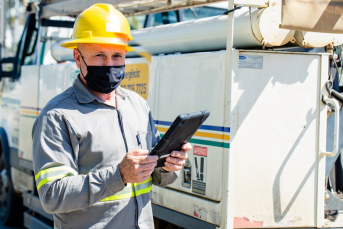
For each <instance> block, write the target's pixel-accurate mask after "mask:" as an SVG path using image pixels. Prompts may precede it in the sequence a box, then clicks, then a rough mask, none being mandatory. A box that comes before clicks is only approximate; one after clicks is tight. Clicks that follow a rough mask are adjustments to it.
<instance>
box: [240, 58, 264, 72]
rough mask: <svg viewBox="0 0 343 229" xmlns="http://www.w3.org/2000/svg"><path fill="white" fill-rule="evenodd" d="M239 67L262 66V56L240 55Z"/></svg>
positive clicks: (259, 67)
mask: <svg viewBox="0 0 343 229" xmlns="http://www.w3.org/2000/svg"><path fill="white" fill-rule="evenodd" d="M239 68H257V69H262V68H263V56H258V55H244V56H243V55H241V56H239Z"/></svg>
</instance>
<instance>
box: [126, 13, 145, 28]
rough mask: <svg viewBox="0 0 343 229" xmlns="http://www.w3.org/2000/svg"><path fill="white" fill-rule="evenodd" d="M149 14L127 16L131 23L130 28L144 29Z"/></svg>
mask: <svg viewBox="0 0 343 229" xmlns="http://www.w3.org/2000/svg"><path fill="white" fill-rule="evenodd" d="M146 18H147V15H135V16H129V17H126V19H127V20H128V22H129V24H130V29H132V30H135V29H143V28H144V26H145V21H146Z"/></svg>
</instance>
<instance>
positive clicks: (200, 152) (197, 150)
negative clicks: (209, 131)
mask: <svg viewBox="0 0 343 229" xmlns="http://www.w3.org/2000/svg"><path fill="white" fill-rule="evenodd" d="M193 154H194V155H199V156H203V157H207V148H206V147H200V146H194V150H193Z"/></svg>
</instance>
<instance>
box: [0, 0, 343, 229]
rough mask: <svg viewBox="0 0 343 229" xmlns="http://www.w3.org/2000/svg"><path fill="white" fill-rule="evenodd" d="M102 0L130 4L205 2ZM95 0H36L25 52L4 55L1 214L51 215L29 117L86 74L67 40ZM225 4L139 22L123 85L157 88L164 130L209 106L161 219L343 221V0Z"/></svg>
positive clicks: (8, 219) (38, 220)
mask: <svg viewBox="0 0 343 229" xmlns="http://www.w3.org/2000/svg"><path fill="white" fill-rule="evenodd" d="M1 2H2V3H3V2H4V1H1ZM102 2H104V3H111V4H113V5H114V6H115V7H116V8H118V9H119V10H121V11H122V12H123V13H124V14H125V15H128V16H137V15H144V14H150V13H157V12H165V11H170V10H178V9H183V8H189V7H197V6H202V5H206V4H208V3H209V2H208V1H202V0H199V1H188V0H186V1H182V0H173V1H165V2H164V1H158V0H156V1H155V0H151V1H120V0H118V1H111V0H104V1H102ZM211 2H212V1H211ZM94 3H96V1H94V0H88V1H81V0H69V1H55V0H51V1H41V2H30V3H29V4H28V8H27V19H26V24H25V27H24V31H23V34H22V37H21V40H20V42H19V44H18V48H17V54H16V56H15V57H3V58H2V59H1V64H0V66H1V68H0V77H1V83H0V92H1V99H0V101H1V110H0V119H1V122H0V123H1V126H0V143H1V144H0V149H1V150H0V154H1V163H0V170H1V171H0V190H1V191H0V219H1V222H2V223H5V224H11V223H15V222H17V221H18V220H19V219H20V218H21V217H20V215H18V212H20V211H22V214H23V216H24V217H23V218H24V225H25V227H27V228H34V229H36V228H51V227H52V225H53V223H52V220H53V217H52V215H49V214H47V213H45V212H44V210H43V208H42V206H41V204H40V202H39V198H38V196H37V190H36V185H35V174H34V173H33V169H32V138H31V130H32V126H33V123H34V121H35V119H36V118H37V116H38V115H39V113H40V111H41V110H42V108H43V107H44V106H45V104H46V103H47V102H48V101H49V100H50V99H51V98H53V97H54V96H56V95H57V94H59V93H61V92H63V91H64V90H66V89H67V88H68V87H70V86H71V85H72V83H73V81H74V80H75V78H76V77H77V75H78V74H79V70H78V69H77V68H76V65H75V63H74V62H73V58H72V53H71V51H70V50H67V49H62V48H60V46H59V43H61V42H63V40H65V39H68V38H69V37H70V35H71V32H72V27H73V23H74V18H75V17H76V16H77V15H78V14H79V13H80V12H81V11H82V10H84V9H86V8H87V7H89V6H90V5H92V4H94ZM227 6H228V10H227V11H226V12H225V14H224V15H221V16H215V17H209V18H203V19H198V20H193V21H187V22H180V23H175V24H169V25H163V26H159V27H154V28H144V29H140V30H136V31H132V35H133V38H134V40H133V41H132V42H131V43H130V45H131V46H132V47H134V48H135V50H136V51H135V52H132V53H127V59H126V72H125V79H124V80H123V81H122V84H121V86H122V87H124V88H127V89H130V90H134V91H135V92H137V93H138V94H140V95H141V96H142V97H143V98H144V99H146V100H147V101H148V103H149V105H150V108H151V111H152V114H153V117H154V119H155V124H156V126H157V128H158V130H159V132H160V134H161V135H163V134H164V133H165V132H166V131H167V129H168V127H169V126H170V125H171V123H172V122H173V120H174V119H175V117H176V116H177V115H179V114H181V113H186V112H194V111H199V110H204V109H207V110H209V111H210V112H211V115H210V117H209V118H208V119H207V121H206V122H205V123H204V125H202V126H201V127H200V129H199V131H198V132H196V133H195V135H194V136H193V138H192V139H190V143H191V144H192V146H193V149H192V151H190V152H189V155H188V156H189V158H188V160H187V163H186V164H185V165H184V166H183V168H182V170H181V171H180V176H179V178H178V179H177V180H176V181H175V182H174V183H173V184H171V185H169V186H168V187H166V188H160V187H153V190H152V206H153V214H154V217H155V226H156V228H173V227H180V228H197V229H198V228H225V229H226V228H336V227H343V215H342V214H341V213H342V210H343V202H342V200H341V198H342V195H343V194H342V192H343V169H342V168H343V166H342V164H343V159H342V157H341V156H340V153H341V150H342V145H343V133H342V131H341V130H342V125H343V115H341V114H340V109H341V103H342V102H343V99H342V96H341V94H340V92H339V90H340V86H339V82H340V79H341V74H342V71H341V68H342V48H341V47H342V45H341V44H342V43H343V39H342V35H341V34H340V33H342V32H343V30H342V26H343V20H342V12H343V10H342V9H343V2H342V1H329V0H327V1H326V0H323V1H318V0H312V1H307V2H304V1H282V2H281V0H270V1H269V2H267V1H265V0H263V1H260V0H254V1H249V0H237V1H229V2H227ZM1 9H2V12H4V11H5V9H4V4H2V8H1ZM299 17H300V19H299ZM301 18H303V20H301ZM305 19H306V20H305ZM304 21H305V22H304ZM2 36H3V35H2ZM3 41H4V39H2V42H3ZM2 44H3V43H2ZM342 85H343V84H342ZM118 228H120V225H118Z"/></svg>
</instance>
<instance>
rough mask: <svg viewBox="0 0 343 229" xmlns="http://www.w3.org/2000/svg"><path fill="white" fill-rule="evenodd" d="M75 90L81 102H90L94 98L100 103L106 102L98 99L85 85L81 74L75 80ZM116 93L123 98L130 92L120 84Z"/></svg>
mask: <svg viewBox="0 0 343 229" xmlns="http://www.w3.org/2000/svg"><path fill="white" fill-rule="evenodd" d="M73 90H74V92H75V95H76V98H77V100H78V101H79V103H90V102H93V101H94V100H96V101H98V102H99V103H104V102H103V101H101V100H100V99H98V98H97V97H96V96H95V95H94V94H93V93H92V92H90V91H89V90H88V88H87V87H86V86H85V85H83V83H82V82H81V80H80V79H79V75H78V76H77V78H76V80H75V81H74V84H73ZM116 95H118V96H120V97H121V98H122V99H125V98H126V97H127V95H128V94H127V92H125V91H124V90H123V89H122V88H121V87H120V86H119V87H117V88H116Z"/></svg>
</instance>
